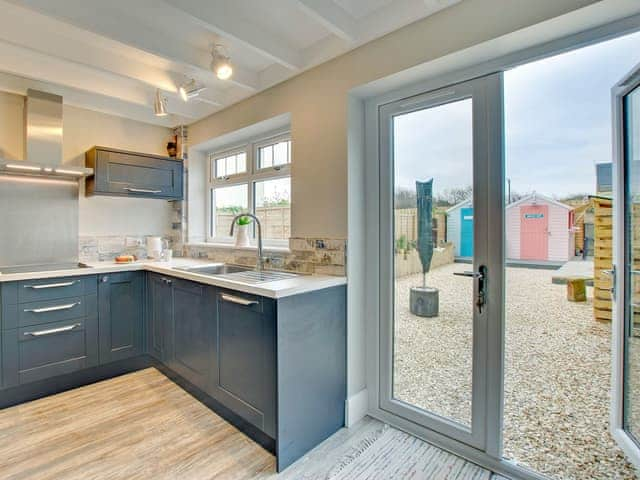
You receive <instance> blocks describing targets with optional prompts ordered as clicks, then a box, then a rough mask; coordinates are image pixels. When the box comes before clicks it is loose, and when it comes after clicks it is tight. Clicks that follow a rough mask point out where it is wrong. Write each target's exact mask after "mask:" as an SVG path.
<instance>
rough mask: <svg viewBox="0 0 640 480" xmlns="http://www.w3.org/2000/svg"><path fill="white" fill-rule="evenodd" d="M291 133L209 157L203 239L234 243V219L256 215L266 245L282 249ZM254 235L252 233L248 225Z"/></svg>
mask: <svg viewBox="0 0 640 480" xmlns="http://www.w3.org/2000/svg"><path fill="white" fill-rule="evenodd" d="M291 157H292V155H291V136H290V134H289V133H282V134H277V135H271V136H269V137H267V138H264V137H261V138H259V139H253V140H251V141H249V142H248V143H246V144H243V145H241V146H236V147H234V148H231V149H225V150H222V151H219V152H214V153H212V154H210V156H209V173H208V178H209V209H208V210H209V214H208V215H207V218H208V226H207V227H208V228H207V231H208V236H207V240H208V241H209V242H214V243H228V244H232V243H233V238H232V237H230V236H229V229H230V227H231V222H232V220H233V217H234V216H235V215H237V214H239V213H242V212H251V213H253V214H255V215H256V216H257V217H258V218H259V219H260V223H261V225H262V236H263V240H264V243H265V245H268V246H269V245H270V246H280V247H287V246H288V240H289V237H290V235H291V173H290V165H291ZM253 235H254V237H255V236H256V235H257V231H256V229H255V228H254V229H253Z"/></svg>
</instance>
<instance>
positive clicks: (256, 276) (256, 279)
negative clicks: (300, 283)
mask: <svg viewBox="0 0 640 480" xmlns="http://www.w3.org/2000/svg"><path fill="white" fill-rule="evenodd" d="M176 270H181V271H183V272H189V273H196V274H198V275H208V276H212V277H220V278H225V279H227V280H232V281H235V282H242V283H249V284H259V283H267V282H276V281H278V280H286V279H289V278H295V277H297V276H298V275H297V274H295V273H287V272H275V271H272V270H263V271H262V272H258V271H256V270H255V269H252V268H249V267H242V266H240V265H229V264H226V263H216V264H213V265H211V264H209V265H197V266H193V267H182V268H176Z"/></svg>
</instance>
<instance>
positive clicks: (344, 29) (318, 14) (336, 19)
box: [297, 0, 359, 42]
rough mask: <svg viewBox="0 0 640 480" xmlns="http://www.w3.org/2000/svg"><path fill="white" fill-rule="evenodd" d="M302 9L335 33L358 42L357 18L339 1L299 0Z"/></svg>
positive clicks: (350, 40)
mask: <svg viewBox="0 0 640 480" xmlns="http://www.w3.org/2000/svg"><path fill="white" fill-rule="evenodd" d="M297 2H298V4H299V5H300V7H302V10H304V11H305V12H306V13H307V15H309V16H310V17H311V18H313V19H314V20H316V21H317V22H318V23H320V24H321V25H322V26H324V27H325V28H326V29H327V30H329V31H330V32H331V33H333V34H334V35H336V36H338V37H340V38H342V39H343V40H346V41H347V42H356V41H357V40H358V37H359V33H358V32H359V28H358V23H357V22H356V20H355V19H354V18H353V17H352V16H351V15H349V13H348V12H347V11H346V10H345V9H343V8H342V7H341V6H340V5H338V4H337V3H334V2H331V1H327V0H297Z"/></svg>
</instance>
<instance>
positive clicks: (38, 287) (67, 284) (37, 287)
mask: <svg viewBox="0 0 640 480" xmlns="http://www.w3.org/2000/svg"><path fill="white" fill-rule="evenodd" d="M76 283H80V280H73V281H72V282H62V283H47V284H45V285H25V286H24V288H33V289H34V290H42V289H43V288H61V287H71V286H72V285H75V284H76Z"/></svg>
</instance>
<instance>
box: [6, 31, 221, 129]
mask: <svg viewBox="0 0 640 480" xmlns="http://www.w3.org/2000/svg"><path fill="white" fill-rule="evenodd" d="M0 71H2V72H5V73H10V74H12V75H16V76H19V77H24V78H28V79H34V80H41V81H45V82H46V83H52V84H56V85H62V86H65V87H69V88H73V89H76V90H81V91H85V92H89V93H93V94H97V95H101V96H103V97H110V98H112V99H118V100H120V101H123V102H127V103H130V104H135V105H138V106H143V107H144V108H146V109H148V111H149V115H150V116H151V115H153V98H154V97H153V96H154V94H155V89H154V88H149V87H148V86H145V85H141V84H140V83H139V82H135V81H132V80H131V79H128V78H124V77H121V76H119V75H115V74H112V73H109V72H106V71H102V70H96V69H95V68H92V67H88V66H85V65H81V64H77V63H74V62H70V61H67V60H64V59H60V58H56V57H52V56H50V55H47V54H43V53H39V52H36V51H33V50H30V49H28V48H25V47H22V46H18V45H13V44H11V43H9V42H5V41H0ZM196 108H198V107H196V106H195V105H194V104H185V103H184V102H183V101H182V100H179V98H178V97H177V95H176V96H175V97H173V98H169V99H168V106H167V109H168V110H169V111H170V112H171V113H175V114H177V115H180V116H181V117H185V118H197V117H198V115H197V114H195V113H194V109H196ZM200 108H202V107H200ZM209 108H210V107H209Z"/></svg>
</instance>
